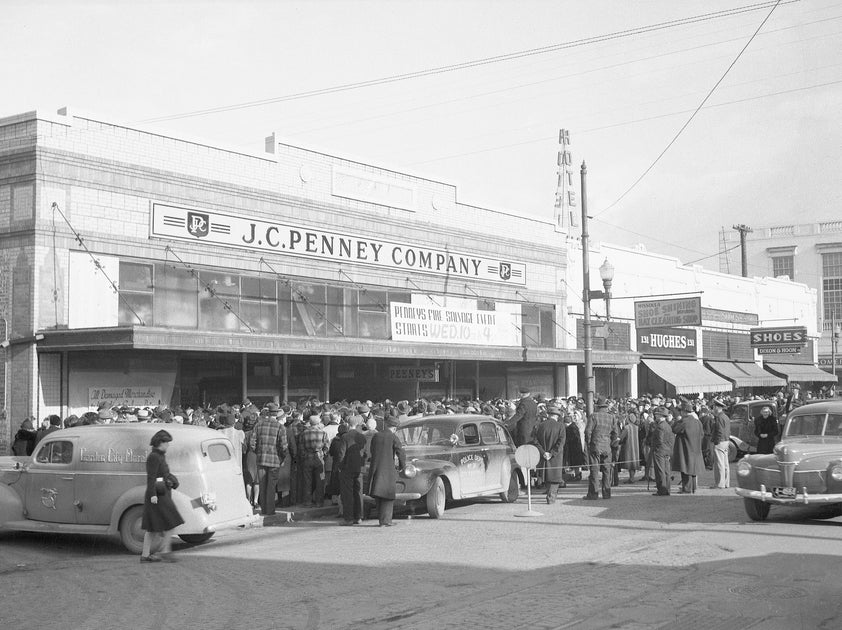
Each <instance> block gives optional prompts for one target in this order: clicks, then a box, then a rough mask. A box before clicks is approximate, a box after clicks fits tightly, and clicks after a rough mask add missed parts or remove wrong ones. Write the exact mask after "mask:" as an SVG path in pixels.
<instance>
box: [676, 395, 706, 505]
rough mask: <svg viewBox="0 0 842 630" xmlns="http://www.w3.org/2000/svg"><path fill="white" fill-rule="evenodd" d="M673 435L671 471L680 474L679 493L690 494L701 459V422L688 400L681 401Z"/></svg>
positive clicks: (692, 490) (693, 490) (702, 462)
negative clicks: (679, 413)
mask: <svg viewBox="0 0 842 630" xmlns="http://www.w3.org/2000/svg"><path fill="white" fill-rule="evenodd" d="M672 432H673V433H674V434H675V447H674V448H673V457H672V469H673V470H674V471H676V472H679V473H681V488H680V489H679V491H678V492H679V493H681V494H690V493H693V492H695V491H696V476H697V475H698V474H699V472H701V470H702V466H703V465H704V460H703V459H702V435H703V432H704V430H703V429H702V422H701V420H699V418H698V417H697V416H696V414H695V412H694V411H693V405H692V403H691V402H690V401H689V400H686V399H683V400H682V401H681V417H680V418H679V419H678V420H676V421H675V422H673V424H672Z"/></svg>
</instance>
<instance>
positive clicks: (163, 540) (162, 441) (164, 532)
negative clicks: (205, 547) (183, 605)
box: [140, 430, 184, 562]
mask: <svg viewBox="0 0 842 630" xmlns="http://www.w3.org/2000/svg"><path fill="white" fill-rule="evenodd" d="M170 442H172V436H171V435H170V434H169V433H167V432H166V431H163V430H161V431H158V432H157V433H156V434H155V435H153V436H152V440H151V441H150V442H149V444H150V445H151V446H152V452H151V453H149V456H148V457H147V458H146V495H145V497H144V499H145V500H144V503H143V520H142V521H141V527H142V528H143V529H144V530H146V533H145V534H144V535H143V552H142V553H141V556H140V561H141V562H160V561H161V560H163V561H164V562H175V558H173V557H172V530H173V529H175V528H176V527H178V526H179V525H181V524H182V523H184V519H183V518H181V514H179V513H178V509H176V507H175V503H173V500H172V489H173V488H176V487H178V480H177V479H176V478H175V477H174V476H173V475H171V474H170V467H169V466H168V465H167V460H166V457H165V455H166V452H167V449H168V448H169V445H170ZM159 549H160V551H161V553H160V554H156V553H155V552H156V551H158V550H159Z"/></svg>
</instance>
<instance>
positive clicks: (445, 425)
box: [395, 422, 456, 446]
mask: <svg viewBox="0 0 842 630" xmlns="http://www.w3.org/2000/svg"><path fill="white" fill-rule="evenodd" d="M455 431H456V427H455V426H454V425H453V423H452V422H425V423H424V424H413V425H410V426H406V427H401V428H400V429H398V430H397V432H396V433H395V434H396V435H397V436H398V439H399V440H400V441H401V444H403V445H404V446H427V445H439V446H443V445H445V444H450V436H451V435H453V434H454V432H455Z"/></svg>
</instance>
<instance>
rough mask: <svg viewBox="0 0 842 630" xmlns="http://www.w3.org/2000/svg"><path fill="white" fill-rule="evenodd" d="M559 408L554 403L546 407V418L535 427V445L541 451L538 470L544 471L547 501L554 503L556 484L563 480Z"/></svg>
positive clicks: (562, 428)
mask: <svg viewBox="0 0 842 630" xmlns="http://www.w3.org/2000/svg"><path fill="white" fill-rule="evenodd" d="M560 417H561V410H560V409H559V408H558V407H557V406H556V405H550V406H549V407H547V419H546V420H544V422H542V423H541V424H539V425H538V427H537V428H536V429H535V441H534V442H535V446H537V447H538V450H539V451H541V456H542V457H541V463H540V464H539V468H538V470H542V471H543V472H544V483H545V484H546V485H547V503H555V500H556V493H557V492H558V486H559V484H561V483H562V482H563V481H564V470H563V466H564V442H565V438H566V433H565V428H564V425H563V424H562V423H561V422H559V418H560Z"/></svg>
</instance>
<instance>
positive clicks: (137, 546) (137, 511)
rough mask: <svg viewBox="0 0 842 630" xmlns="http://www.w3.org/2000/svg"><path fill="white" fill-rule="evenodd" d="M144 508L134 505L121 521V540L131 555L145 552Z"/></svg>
mask: <svg viewBox="0 0 842 630" xmlns="http://www.w3.org/2000/svg"><path fill="white" fill-rule="evenodd" d="M142 522H143V506H142V505H134V506H132V507H130V508H129V509H128V510H126V511H125V512H124V513H123V516H122V518H121V519H120V540H121V541H122V542H123V546H124V547H125V548H126V549H128V550H129V551H130V552H131V553H142V552H143V534H144V531H143V527H141V523H142Z"/></svg>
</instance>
